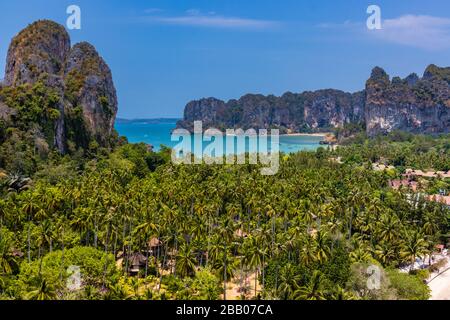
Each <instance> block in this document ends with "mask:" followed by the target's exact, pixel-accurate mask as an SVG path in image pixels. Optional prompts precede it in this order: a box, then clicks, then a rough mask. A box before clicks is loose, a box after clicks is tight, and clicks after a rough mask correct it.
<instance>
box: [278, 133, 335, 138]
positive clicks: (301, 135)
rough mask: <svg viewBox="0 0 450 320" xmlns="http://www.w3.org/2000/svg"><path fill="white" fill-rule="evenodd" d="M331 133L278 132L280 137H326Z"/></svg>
mask: <svg viewBox="0 0 450 320" xmlns="http://www.w3.org/2000/svg"><path fill="white" fill-rule="evenodd" d="M330 135H333V133H331V132H324V133H285V134H280V136H281V137H327V136H330Z"/></svg>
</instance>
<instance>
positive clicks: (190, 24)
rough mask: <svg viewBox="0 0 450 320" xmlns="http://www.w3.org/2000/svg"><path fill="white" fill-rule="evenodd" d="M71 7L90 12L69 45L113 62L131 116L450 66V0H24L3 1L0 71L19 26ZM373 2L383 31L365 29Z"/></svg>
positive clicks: (356, 86) (348, 86) (60, 18)
mask: <svg viewBox="0 0 450 320" xmlns="http://www.w3.org/2000/svg"><path fill="white" fill-rule="evenodd" d="M71 4H75V5H78V6H80V8H81V13H82V16H81V18H82V28H81V30H73V31H69V33H70V35H71V38H72V43H73V44H74V43H76V42H79V41H89V42H91V43H92V44H94V45H95V46H96V48H97V50H98V51H99V52H100V54H101V55H102V56H103V57H104V59H105V60H106V61H107V63H108V64H109V66H110V67H111V69H112V72H113V77H114V81H115V85H116V88H117V92H118V97H119V103H120V105H119V116H120V117H125V118H143V117H181V116H182V112H183V108H184V106H185V104H186V103H187V102H188V101H190V100H192V99H198V98H202V97H210V96H214V97H217V98H221V99H225V100H227V99H230V98H238V97H240V96H241V95H243V94H245V93H249V92H250V93H262V94H276V95H280V94H282V93H284V92H285V91H292V92H301V91H304V90H316V89H323V88H336V89H342V90H345V91H356V90H361V89H363V87H364V83H365V81H366V80H367V78H368V76H369V75H370V70H371V69H372V67H374V66H376V65H378V66H381V67H383V68H384V69H385V70H386V71H387V72H388V73H390V74H391V75H400V76H407V75H408V74H409V73H411V72H417V73H418V74H419V75H420V74H422V73H423V70H424V68H425V67H426V66H427V65H428V64H430V63H435V64H438V65H442V66H450V1H447V0H442V1H440V0H428V1H422V0H408V1H406V0H398V1H392V0H386V1H379V0H377V1H376V0H372V1H365V0H345V1H332V0H329V1H326V0H302V1H299V0H189V1H188V0H184V1H176V0H155V1H151V0H148V1H137V0H136V1H118V0H112V1H111V0H110V1H76V0H71V1H61V0H46V1H44V0H42V1H40V0H27V1H23V0H22V1H1V3H0V18H1V20H0V21H1V27H0V69H1V70H4V66H5V59H6V52H7V48H8V45H9V41H10V39H11V38H12V37H13V36H14V35H15V34H16V33H17V32H18V31H19V30H21V29H22V28H24V27H25V26H26V25H27V24H28V23H30V22H32V21H34V20H37V19H43V18H47V19H52V20H55V21H57V22H59V23H62V24H65V21H66V19H67V17H68V15H67V14H66V8H67V6H69V5H71ZM370 4H376V5H378V6H380V8H381V13H382V19H383V24H382V27H383V29H382V30H373V31H369V30H368V29H367V27H366V20H367V17H368V16H369V15H368V14H367V13H366V9H367V7H368V6H369V5H370ZM0 77H1V76H0Z"/></svg>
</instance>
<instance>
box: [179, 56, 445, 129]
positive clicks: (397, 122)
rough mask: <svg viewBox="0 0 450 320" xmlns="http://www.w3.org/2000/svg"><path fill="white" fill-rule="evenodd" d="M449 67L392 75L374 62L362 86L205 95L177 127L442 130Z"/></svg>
mask: <svg viewBox="0 0 450 320" xmlns="http://www.w3.org/2000/svg"><path fill="white" fill-rule="evenodd" d="M449 84H450V68H439V67H437V66H434V65H431V66H429V67H428V68H427V69H426V71H425V73H424V75H423V77H422V78H419V77H418V76H417V75H416V74H412V75H410V76H408V77H406V78H405V79H400V78H399V77H394V78H393V79H392V80H391V79H390V78H389V76H388V75H387V74H386V72H385V71H384V70H383V69H381V68H379V67H376V68H374V69H373V71H372V75H371V77H370V79H369V80H368V81H367V83H366V88H365V90H363V91H360V92H356V93H346V92H342V91H338V90H332V89H328V90H318V91H314V92H303V93H290V92H288V93H286V94H284V95H282V96H281V97H275V96H263V95H251V94H248V95H245V96H243V97H242V98H240V99H238V100H230V101H228V102H224V101H221V100H218V99H215V98H207V99H201V100H196V101H191V102H189V103H188V104H187V105H186V107H185V109H184V118H183V120H181V121H179V123H178V127H183V128H186V129H188V130H191V129H192V126H193V122H194V121H196V120H202V121H203V127H204V128H207V127H217V128H220V129H223V128H236V127H238V128H243V129H248V128H255V129H261V128H278V129H280V130H281V131H282V132H314V131H325V130H330V129H335V128H340V127H343V126H344V125H345V124H362V125H364V126H365V127H366V130H367V133H368V135H369V136H375V135H378V134H384V133H388V132H391V131H393V130H402V131H407V132H412V133H426V134H438V133H447V132H449V130H450V99H449V97H450V87H449Z"/></svg>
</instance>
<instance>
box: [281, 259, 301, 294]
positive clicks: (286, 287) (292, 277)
mask: <svg viewBox="0 0 450 320" xmlns="http://www.w3.org/2000/svg"><path fill="white" fill-rule="evenodd" d="M300 280H301V276H300V275H299V274H297V273H296V270H295V267H294V266H293V265H292V264H290V263H288V264H286V265H284V266H283V267H282V268H281V271H280V285H279V287H278V292H279V293H280V296H281V297H282V298H283V299H284V300H287V299H289V298H291V297H292V296H293V293H294V291H295V288H297V287H298V283H299V282H300Z"/></svg>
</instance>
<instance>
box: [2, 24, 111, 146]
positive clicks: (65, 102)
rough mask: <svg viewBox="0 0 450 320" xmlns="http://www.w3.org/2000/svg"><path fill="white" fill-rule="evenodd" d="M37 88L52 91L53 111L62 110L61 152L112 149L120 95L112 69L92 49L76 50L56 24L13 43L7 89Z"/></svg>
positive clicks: (58, 125) (56, 134)
mask: <svg viewBox="0 0 450 320" xmlns="http://www.w3.org/2000/svg"><path fill="white" fill-rule="evenodd" d="M36 83H42V84H43V85H44V86H45V88H48V89H50V90H51V91H52V101H53V99H54V100H55V101H54V103H53V104H54V105H53V106H52V107H53V108H54V109H56V110H58V112H57V114H56V115H57V116H54V117H52V121H53V134H52V136H53V145H54V146H55V147H56V148H57V149H58V150H59V151H60V152H62V153H64V152H67V151H71V150H76V149H77V148H79V147H83V148H87V147H88V146H89V145H90V144H91V142H93V141H95V142H97V144H98V145H99V146H104V147H108V146H109V144H110V142H111V139H112V137H113V136H114V132H113V131H114V130H113V125H114V120H115V117H116V114H117V109H118V106H117V105H118V104H117V97H116V90H115V88H114V84H113V80H112V75H111V71H110V69H109V68H108V66H107V64H106V63H105V62H104V60H103V59H102V58H101V57H100V56H99V55H98V53H97V51H96V50H95V48H94V47H93V46H92V45H90V44H88V43H80V44H76V45H75V46H74V47H72V48H71V45H70V38H69V35H68V34H67V32H66V30H65V29H64V27H63V26H61V25H59V24H57V23H55V22H53V21H48V20H42V21H37V22H34V23H32V24H31V25H29V26H28V27H27V28H25V29H24V30H22V31H21V32H19V34H17V35H16V36H15V37H14V38H13V39H12V41H11V44H10V46H9V50H8V56H7V61H6V70H5V83H4V86H5V87H6V88H19V87H22V86H30V87H31V86H33V85H35V84H36ZM55 96H56V97H55ZM0 102H1V101H0ZM3 103H5V102H3ZM3 109H5V110H6V108H5V107H4V108H3Z"/></svg>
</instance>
